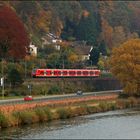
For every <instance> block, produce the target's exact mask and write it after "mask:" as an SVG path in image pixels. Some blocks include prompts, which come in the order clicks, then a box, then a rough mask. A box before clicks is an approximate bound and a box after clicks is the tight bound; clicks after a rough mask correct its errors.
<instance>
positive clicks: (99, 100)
mask: <svg viewBox="0 0 140 140" xmlns="http://www.w3.org/2000/svg"><path fill="white" fill-rule="evenodd" d="M139 105H140V99H139V98H138V99H137V98H134V97H129V98H127V99H120V98H118V95H111V96H110V95H109V96H103V97H101V96H98V97H97V96H95V97H88V98H85V97H84V98H81V99H72V100H62V101H54V102H53V101H51V102H50V103H49V102H44V103H43V102H41V103H39V104H36V103H27V104H20V105H9V106H1V107H0V132H1V133H0V135H1V138H3V137H6V136H10V135H9V134H10V133H12V132H9V134H6V131H5V132H4V133H5V134H4V135H2V134H3V133H2V132H3V131H4V130H5V128H8V127H9V129H7V131H9V130H10V131H11V130H15V131H16V130H18V129H21V128H20V127H21V126H22V128H24V127H25V126H26V125H27V126H29V125H31V126H32V124H34V125H36V124H35V123H38V122H40V125H42V122H43V123H45V122H46V124H47V126H48V127H49V124H51V123H50V122H52V124H53V123H54V122H62V123H64V122H69V121H70V120H67V121H64V122H63V121H61V120H63V119H68V118H69V119H70V118H73V117H77V116H82V115H88V114H93V113H99V112H106V111H110V110H117V109H125V108H132V107H138V106H139ZM57 120H59V121H57ZM78 120H79V118H78ZM47 122H48V123H47ZM76 122H78V121H76ZM70 125H71V124H70ZM56 126H57V125H56ZM15 127H16V128H17V129H15ZM48 127H47V128H48ZM33 129H34V128H33ZM49 129H52V128H49ZM21 130H22V129H21ZM42 130H43V129H42ZM28 132H30V131H28ZM83 132H84V131H83ZM20 133H21V134H22V132H20V131H17V134H18V135H19V137H22V136H21V135H20ZM39 133H40V132H39ZM12 135H13V134H12ZM41 135H42V134H41ZM24 136H25V137H26V136H27V137H28V136H29V135H28V134H25V135H24ZM70 136H71V137H73V135H70ZM80 136H81V135H79V137H80ZM12 137H13V136H11V138H12ZM62 137H63V136H62ZM75 137H77V136H75ZM83 137H84V136H83Z"/></svg>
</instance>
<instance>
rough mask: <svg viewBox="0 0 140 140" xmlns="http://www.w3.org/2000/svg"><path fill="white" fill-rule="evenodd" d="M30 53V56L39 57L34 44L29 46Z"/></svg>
mask: <svg viewBox="0 0 140 140" xmlns="http://www.w3.org/2000/svg"><path fill="white" fill-rule="evenodd" d="M29 52H30V55H32V56H37V47H36V46H35V45H33V44H32V43H30V45H29Z"/></svg>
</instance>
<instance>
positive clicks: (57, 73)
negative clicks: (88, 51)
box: [32, 69, 100, 78]
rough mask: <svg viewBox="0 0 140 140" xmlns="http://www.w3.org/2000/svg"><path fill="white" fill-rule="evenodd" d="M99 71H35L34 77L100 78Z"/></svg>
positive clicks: (33, 72)
mask: <svg viewBox="0 0 140 140" xmlns="http://www.w3.org/2000/svg"><path fill="white" fill-rule="evenodd" d="M98 76H100V70H98V69H33V71H32V77H34V78H37V77H40V78H41V77H42V78H43V77H44V78H47V77H49V78H53V77H98Z"/></svg>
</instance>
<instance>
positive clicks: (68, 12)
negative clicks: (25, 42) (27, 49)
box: [6, 0, 140, 51]
mask: <svg viewBox="0 0 140 140" xmlns="http://www.w3.org/2000/svg"><path fill="white" fill-rule="evenodd" d="M6 3H8V4H9V5H10V6H11V7H12V8H14V9H15V11H16V13H17V14H18V15H19V16H20V18H21V19H22V21H23V23H24V24H25V25H26V28H27V29H28V32H29V35H30V37H31V39H32V41H33V42H34V43H35V44H37V45H38V46H41V37H42V36H45V34H46V33H48V32H51V33H53V34H55V35H56V36H58V37H61V38H62V39H63V40H67V41H74V40H85V41H86V42H87V43H88V44H91V45H93V46H96V47H99V46H100V45H102V48H103V49H102V50H101V51H103V50H104V48H106V49H107V50H108V51H109V50H110V49H111V48H112V47H114V46H117V45H119V44H121V43H122V42H124V41H125V40H127V39H129V38H136V37H137V36H139V34H140V22H139V13H140V2H139V1H83V0H81V1H80V0H73V1H54V0H53V1H49V0H46V1H6Z"/></svg>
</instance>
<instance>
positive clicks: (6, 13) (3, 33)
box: [0, 5, 29, 59]
mask: <svg viewBox="0 0 140 140" xmlns="http://www.w3.org/2000/svg"><path fill="white" fill-rule="evenodd" d="M28 45H29V38H28V34H27V32H26V29H25V27H24V25H23V23H22V21H21V20H20V18H19V17H18V16H17V15H16V12H15V11H14V10H13V9H11V8H10V7H8V6H4V5H3V6H1V7H0V57H1V58H6V57H7V58H10V57H11V58H14V59H18V58H24V57H25V55H26V53H27V50H28Z"/></svg>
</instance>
